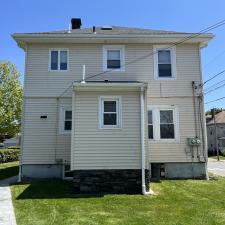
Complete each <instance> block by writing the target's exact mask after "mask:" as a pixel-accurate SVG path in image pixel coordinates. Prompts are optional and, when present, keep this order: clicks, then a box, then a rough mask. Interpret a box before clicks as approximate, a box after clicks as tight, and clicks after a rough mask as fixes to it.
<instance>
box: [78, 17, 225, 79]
mask: <svg viewBox="0 0 225 225" xmlns="http://www.w3.org/2000/svg"><path fill="white" fill-rule="evenodd" d="M224 24H225V20H222V21H220V22H218V23H216V24H214V25H212V26H210V27H207V28H205V29H203V30H201V31H199V32H198V33H194V34H192V35H190V36H188V37H185V38H183V39H181V40H180V41H177V42H174V43H172V44H171V45H169V46H166V47H164V48H162V49H163V50H167V49H170V48H171V47H174V46H177V45H179V44H182V43H184V42H185V41H188V40H190V39H192V38H195V37H198V36H200V35H201V34H204V33H206V32H208V31H210V30H213V29H216V28H217V27H220V26H222V25H224ZM156 53H157V51H152V52H151V53H149V54H147V55H144V56H142V57H140V58H137V59H134V60H132V61H130V62H128V63H125V64H123V65H122V66H121V67H122V68H123V67H125V66H126V65H129V64H133V63H136V62H138V61H140V60H143V59H145V58H147V57H150V56H153V55H154V54H156ZM114 70H116V69H110V70H107V71H104V72H100V73H97V74H94V75H91V76H87V77H86V80H87V79H91V78H93V77H96V76H100V75H104V74H106V73H109V72H112V71H114ZM80 81H81V80H80Z"/></svg>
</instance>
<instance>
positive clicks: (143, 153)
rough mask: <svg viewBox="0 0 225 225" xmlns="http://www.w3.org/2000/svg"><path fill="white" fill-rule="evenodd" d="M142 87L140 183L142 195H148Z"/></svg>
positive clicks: (142, 91) (151, 192) (142, 90)
mask: <svg viewBox="0 0 225 225" xmlns="http://www.w3.org/2000/svg"><path fill="white" fill-rule="evenodd" d="M144 90H145V89H144V87H141V93H140V101H141V183H142V194H143V195H150V194H153V191H152V190H151V189H150V190H149V191H146V185H145V116H144Z"/></svg>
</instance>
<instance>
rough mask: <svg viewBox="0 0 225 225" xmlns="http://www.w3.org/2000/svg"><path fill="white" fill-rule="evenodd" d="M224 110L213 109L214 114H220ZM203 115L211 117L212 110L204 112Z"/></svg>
mask: <svg viewBox="0 0 225 225" xmlns="http://www.w3.org/2000/svg"><path fill="white" fill-rule="evenodd" d="M223 110H224V109H222V108H215V114H217V113H219V112H222V111H223ZM205 115H206V116H207V115H212V109H210V110H208V111H206V112H205Z"/></svg>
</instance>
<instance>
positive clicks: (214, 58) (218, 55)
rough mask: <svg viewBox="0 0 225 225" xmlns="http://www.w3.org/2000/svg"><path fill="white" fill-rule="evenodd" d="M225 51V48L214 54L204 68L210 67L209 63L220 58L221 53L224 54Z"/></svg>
mask: <svg viewBox="0 0 225 225" xmlns="http://www.w3.org/2000/svg"><path fill="white" fill-rule="evenodd" d="M224 53H225V50H224V51H222V52H220V53H219V54H217V55H216V56H214V57H213V58H212V59H211V60H210V61H208V62H207V63H206V64H205V65H204V66H203V68H206V67H208V65H210V64H211V63H212V62H214V61H215V60H216V59H217V58H219V57H220V56H221V55H223V54H224Z"/></svg>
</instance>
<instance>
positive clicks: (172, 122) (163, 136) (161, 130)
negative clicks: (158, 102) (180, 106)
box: [148, 106, 179, 141]
mask: <svg viewBox="0 0 225 225" xmlns="http://www.w3.org/2000/svg"><path fill="white" fill-rule="evenodd" d="M178 128H179V127H178V112H177V108H176V107H170V106H158V107H157V106H154V107H152V106H151V107H150V108H149V110H148V138H149V139H154V140H156V141H157V140H158V141H159V140H168V141H169V140H175V141H176V140H178V133H179V132H178Z"/></svg>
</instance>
